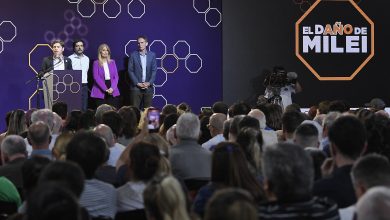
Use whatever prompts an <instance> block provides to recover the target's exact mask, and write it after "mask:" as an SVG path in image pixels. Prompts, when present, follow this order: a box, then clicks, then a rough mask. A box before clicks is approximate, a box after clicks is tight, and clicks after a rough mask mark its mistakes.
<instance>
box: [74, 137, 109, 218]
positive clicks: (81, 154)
mask: <svg viewBox="0 0 390 220" xmlns="http://www.w3.org/2000/svg"><path fill="white" fill-rule="evenodd" d="M107 154H108V149H107V146H106V144H105V143H104V140H103V139H102V138H100V137H99V136H97V135H96V134H93V133H92V132H79V133H77V134H76V135H75V136H74V137H73V139H72V140H71V141H70V142H69V144H68V146H67V148H66V159H67V160H69V161H73V162H76V163H77V164H78V165H79V166H80V167H81V169H82V170H83V171H84V174H85V178H86V180H85V185H84V191H83V192H82V194H81V197H80V205H81V206H82V207H84V208H85V209H87V210H88V213H89V215H90V216H91V217H93V218H96V217H101V218H111V219H114V217H115V213H116V192H115V188H114V187H113V186H112V185H110V184H107V183H104V182H102V181H99V180H97V179H95V178H94V175H95V172H96V170H97V168H98V167H99V166H101V165H102V164H103V163H104V162H105V160H106V158H107Z"/></svg>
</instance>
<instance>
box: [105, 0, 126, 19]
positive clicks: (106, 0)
mask: <svg viewBox="0 0 390 220" xmlns="http://www.w3.org/2000/svg"><path fill="white" fill-rule="evenodd" d="M108 1H109V0H105V2H104V3H103V13H104V14H105V15H106V16H107V18H117V17H118V16H119V15H120V14H121V13H122V5H121V4H120V3H119V2H118V0H114V1H115V2H116V3H117V4H118V5H119V12H118V14H116V15H115V16H114V17H112V16H109V15H108V14H107V13H106V11H105V10H104V9H105V6H106V3H107V2H108Z"/></svg>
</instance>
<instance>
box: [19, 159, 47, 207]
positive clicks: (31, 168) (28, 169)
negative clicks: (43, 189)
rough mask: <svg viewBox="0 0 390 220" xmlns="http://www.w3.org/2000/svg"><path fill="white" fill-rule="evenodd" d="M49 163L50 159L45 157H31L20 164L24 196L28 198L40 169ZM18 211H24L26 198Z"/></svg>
mask: <svg viewBox="0 0 390 220" xmlns="http://www.w3.org/2000/svg"><path fill="white" fill-rule="evenodd" d="M48 164H50V160H49V159H48V158H46V157H32V158H30V159H28V160H26V161H25V162H24V163H23V165H22V180H23V192H24V198H26V199H28V198H29V197H30V194H31V192H32V191H33V190H34V189H35V187H36V186H37V184H38V179H39V176H40V174H41V172H42V170H43V169H44V168H45V167H46V166H47V165H48ZM18 212H19V213H22V214H25V213H26V200H25V201H24V203H23V204H22V206H20V207H19V210H18Z"/></svg>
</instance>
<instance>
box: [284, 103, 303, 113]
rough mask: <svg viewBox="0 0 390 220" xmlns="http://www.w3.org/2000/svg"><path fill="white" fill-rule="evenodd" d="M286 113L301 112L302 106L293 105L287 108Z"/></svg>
mask: <svg viewBox="0 0 390 220" xmlns="http://www.w3.org/2000/svg"><path fill="white" fill-rule="evenodd" d="M284 112H301V106H299V105H298V104H297V103H292V104H290V105H288V106H286V107H285V109H284Z"/></svg>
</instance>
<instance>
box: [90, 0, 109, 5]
mask: <svg viewBox="0 0 390 220" xmlns="http://www.w3.org/2000/svg"><path fill="white" fill-rule="evenodd" d="M92 2H93V3H94V4H97V5H104V4H106V2H108V0H104V1H103V2H102V3H100V2H96V0H92Z"/></svg>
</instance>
